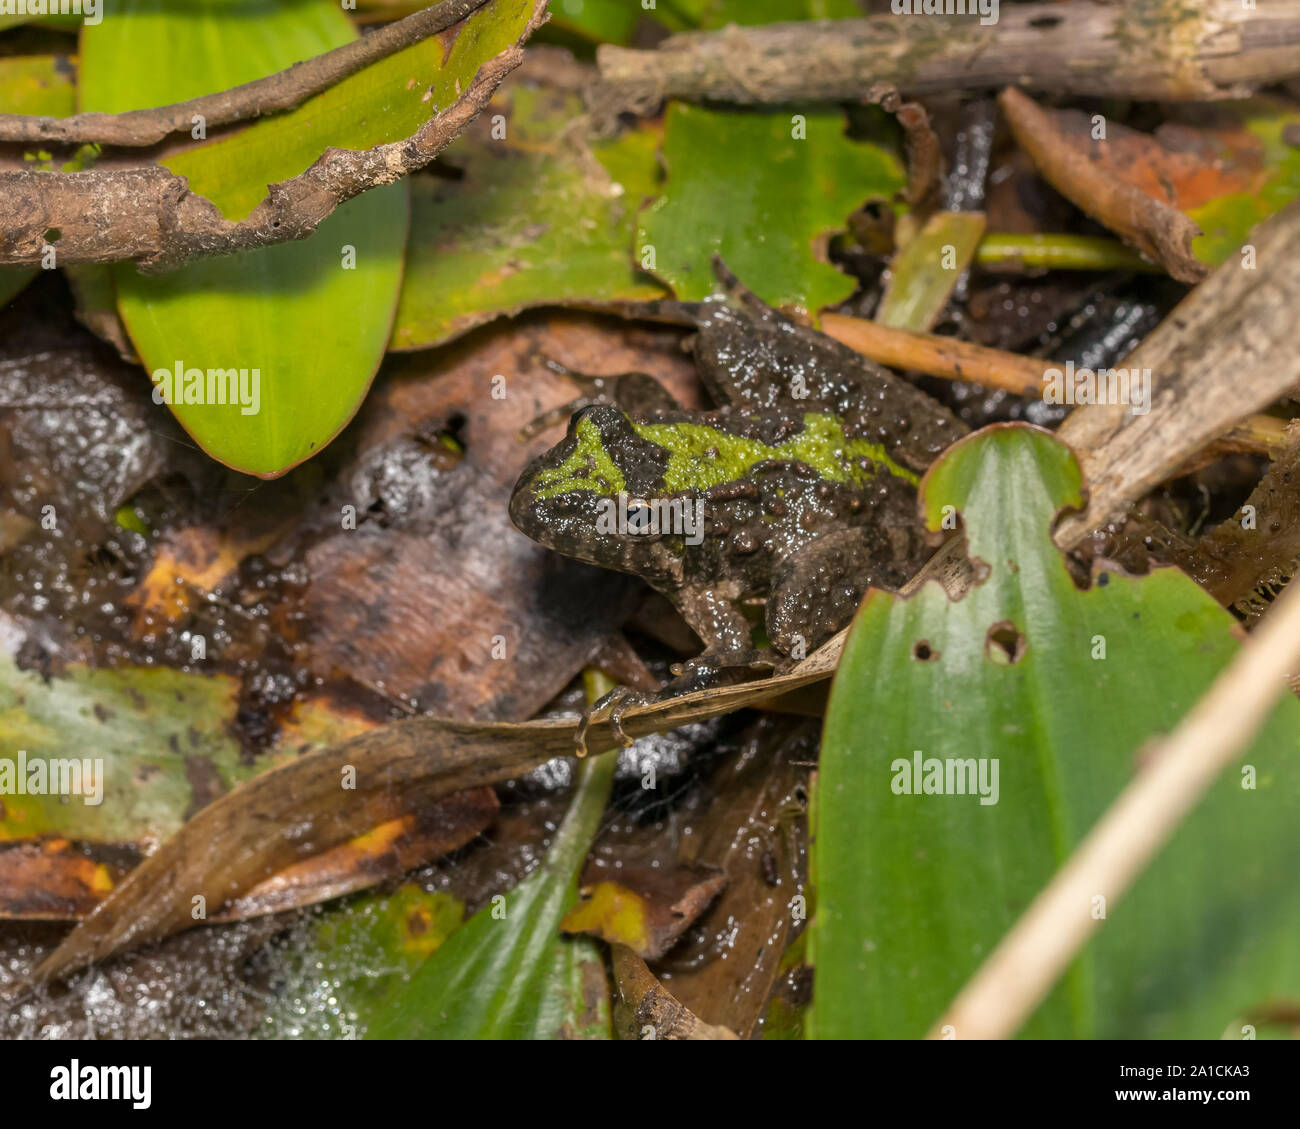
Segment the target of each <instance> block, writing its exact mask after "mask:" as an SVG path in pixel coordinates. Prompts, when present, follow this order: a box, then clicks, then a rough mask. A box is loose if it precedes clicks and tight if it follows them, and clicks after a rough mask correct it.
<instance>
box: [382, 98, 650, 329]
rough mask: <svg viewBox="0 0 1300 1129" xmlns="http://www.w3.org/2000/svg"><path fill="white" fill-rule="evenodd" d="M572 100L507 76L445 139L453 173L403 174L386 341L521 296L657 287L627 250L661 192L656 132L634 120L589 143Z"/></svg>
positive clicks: (461, 320) (568, 296)
mask: <svg viewBox="0 0 1300 1129" xmlns="http://www.w3.org/2000/svg"><path fill="white" fill-rule="evenodd" d="M581 111H582V104H581V101H580V100H579V99H578V98H577V97H576V96H573V95H568V94H563V93H559V92H555V91H546V90H534V89H530V88H526V87H516V88H514V89H513V90H512V91H511V92H510V93H509V94H501V95H498V97H497V99H496V100H495V101H494V102H493V104H492V106H491V107H490V108H489V109H488V110H487V111H486V112H485V113H484V114H483V115H482V117H481V118H480V119H479V120H478V121H477V122H476V123H475V124H474V126H473V127H471V130H470V132H468V133H467V134H466V135H465V136H463V137H461V138H459V139H458V140H457V141H456V142H455V143H454V144H453V145H452V146H451V147H450V148H449V149H448V150H447V153H446V156H445V158H444V163H445V164H448V165H455V166H457V167H458V168H459V169H460V170H461V171H462V173H463V175H462V177H461V178H460V179H456V180H452V179H444V178H441V177H434V176H419V177H415V178H414V179H413V180H412V183H411V187H412V191H413V196H412V211H411V238H410V242H409V244H408V247H407V267H406V278H405V280H404V282H403V284H402V296H401V300H400V302H399V303H398V307H397V321H396V324H395V325H394V328H393V340H392V344H393V347H394V348H397V349H421V348H426V347H428V346H430V345H436V344H438V343H440V342H442V341H445V340H447V339H448V338H449V337H454V336H456V335H457V334H459V333H463V332H464V331H465V330H467V329H469V328H471V327H472V326H475V325H478V324H480V323H482V322H484V321H487V320H488V319H490V318H493V317H496V316H499V315H501V314H508V313H515V312H517V311H519V310H521V309H525V308H527V307H529V306H536V305H542V304H552V303H563V302H566V301H574V300H577V299H585V300H590V301H610V300H616V299H619V300H625V301H648V300H650V299H653V298H662V297H663V296H664V291H663V288H662V287H661V286H659V285H658V284H657V283H656V282H655V281H654V279H652V278H651V277H650V276H649V275H646V274H644V273H643V272H641V271H639V270H636V269H634V266H633V261H632V240H633V233H634V227H635V221H636V212H637V209H638V208H639V207H640V206H641V204H642V203H643V202H644V201H645V199H646V198H647V197H649V196H651V195H653V194H654V193H655V192H656V191H658V172H659V169H658V164H657V162H656V159H655V154H654V150H655V147H656V145H657V144H658V139H659V134H658V132H657V131H656V130H654V129H651V128H644V129H637V130H631V131H629V132H628V133H626V134H624V135H623V136H622V137H620V138H618V139H617V140H615V141H612V142H606V143H603V144H601V145H598V146H596V147H595V149H594V152H593V150H592V149H591V148H588V146H587V145H586V143H585V142H584V141H583V139H582V138H581V137H579V136H575V135H574V131H573V128H572V127H573V121H574V119H575V118H576V117H578V116H580V114H581ZM498 115H499V117H498ZM501 129H504V137H502V136H500V130H501ZM494 132H496V134H497V136H495V137H494V136H493V134H494Z"/></svg>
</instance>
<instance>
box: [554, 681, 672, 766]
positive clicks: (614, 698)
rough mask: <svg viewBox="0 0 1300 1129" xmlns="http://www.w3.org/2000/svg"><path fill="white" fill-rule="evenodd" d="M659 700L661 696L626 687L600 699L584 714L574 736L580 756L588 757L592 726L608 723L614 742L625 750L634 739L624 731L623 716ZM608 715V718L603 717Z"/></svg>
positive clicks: (617, 687) (584, 711)
mask: <svg viewBox="0 0 1300 1129" xmlns="http://www.w3.org/2000/svg"><path fill="white" fill-rule="evenodd" d="M658 700H659V695H657V694H648V693H646V692H645V691H643V690H630V689H628V687H626V686H616V687H614V689H613V690H611V691H610V692H609V693H608V694H606V695H605V696H604V697H602V698H598V699H597V700H596V701H595V702H593V703H592V704H591V705H590V706H588V707H587V708H586V709H585V710H583V712H582V717H581V718H579V720H578V728H577V731H576V732H575V733H574V735H573V741H574V744H575V745H577V746H578V756H580V757H585V756H586V755H587V732H588V730H590V728H591V727H592V725H595V724H599V723H600V722H602V721H608V722H609V726H610V729H611V730H612V731H613V734H614V740H616V741H617V742H618V743H619V744H620V745H622V746H623V748H625V749H626V748H627V747H628V746H629V745H631V744H632V738H631V737H629V736H628V735H627V733H626V732H625V731H624V729H623V714H625V713H626V712H627V711H628V710H630V709H632V708H633V707H635V706H648V705H651V704H652V703H654V702H656V701H658ZM606 714H608V716H607V717H606V716H603V715H606Z"/></svg>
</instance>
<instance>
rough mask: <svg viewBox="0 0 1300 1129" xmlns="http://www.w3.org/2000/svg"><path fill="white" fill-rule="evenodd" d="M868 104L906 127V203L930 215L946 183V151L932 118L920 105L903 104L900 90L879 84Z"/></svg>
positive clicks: (870, 93) (873, 90)
mask: <svg viewBox="0 0 1300 1129" xmlns="http://www.w3.org/2000/svg"><path fill="white" fill-rule="evenodd" d="M867 101H868V102H874V103H876V104H878V105H879V106H880V107H881V108H882V109H884V111H885V112H886V113H889V114H893V115H894V117H895V118H897V119H898V124H899V125H901V126H902V127H903V135H904V137H905V138H906V144H907V202H908V203H909V204H911V205H912V207H913V208H914V209H920V210H922V211H928V210H929V209H930V208H932V207H933V206H934V203H935V198H936V197H937V196H938V193H939V189H940V187H941V186H942V181H943V150H942V149H941V148H940V146H939V137H938V135H937V134H936V133H935V132H934V129H933V127H932V126H931V125H930V116H929V115H928V114H927V113H926V112H925V107H924V106H922V105H921V103H920V102H904V101H903V98H902V95H900V94H899V93H898V88H897V87H896V86H893V85H892V84H890V83H888V82H878V83H876V84H875V85H874V86H873V87H872V88H871V89H870V90H868V91H867Z"/></svg>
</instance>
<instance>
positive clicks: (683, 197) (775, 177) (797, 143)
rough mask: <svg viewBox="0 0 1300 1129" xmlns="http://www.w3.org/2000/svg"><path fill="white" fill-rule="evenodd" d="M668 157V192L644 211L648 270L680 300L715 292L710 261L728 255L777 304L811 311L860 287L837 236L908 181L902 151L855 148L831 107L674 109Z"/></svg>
mask: <svg viewBox="0 0 1300 1129" xmlns="http://www.w3.org/2000/svg"><path fill="white" fill-rule="evenodd" d="M663 160H664V165H665V168H666V171H667V182H666V188H665V190H664V194H663V195H662V196H661V197H659V199H657V200H656V201H655V202H654V203H653V204H651V205H649V207H647V209H646V210H645V211H644V212H643V213H642V215H641V230H640V232H639V233H638V235H637V248H638V256H639V259H640V262H641V264H642V265H643V266H645V267H646V268H647V269H650V270H653V272H654V273H655V274H656V275H658V276H659V277H660V278H662V279H663V280H664V281H665V282H667V283H668V284H669V285H670V286H671V287H672V288H673V291H674V293H675V294H676V295H677V297H678V298H683V299H700V298H705V297H707V296H708V295H709V294H711V293H713V291H714V289H715V281H714V274H713V267H712V264H711V259H712V256H713V255H714V254H720V255H721V256H722V258H723V261H724V262H726V264H727V266H728V267H729V268H730V269H731V270H732V271H734V272H735V274H736V275H737V277H739V279H740V281H741V282H743V283H744V284H745V285H746V286H747V287H748V288H749V289H750V290H752V291H753V292H754V293H755V294H757V295H759V297H761V298H762V299H763V300H764V301H766V302H768V303H769V304H770V305H773V306H793V307H797V308H799V309H803V310H807V311H810V312H812V313H816V311H818V310H820V309H821V308H822V307H823V306H827V305H830V304H831V303H834V302H840V301H843V300H844V299H845V298H847V297H848V296H849V295H850V294H851V293H852V292H853V289H854V284H853V281H852V280H851V279H850V278H848V277H847V276H846V275H843V274H841V273H840V272H839V271H838V270H836V269H835V267H833V266H831V265H830V263H829V261H828V257H827V253H826V245H827V241H828V240H829V238H830V236H831V235H832V234H833V233H835V232H839V231H843V230H845V228H846V226H847V220H848V215H849V213H850V212H852V211H853V210H854V209H855V208H857V207H859V206H860V205H861V204H863V203H864V202H865V201H867V200H869V199H872V198H876V199H882V200H889V199H892V198H893V196H894V194H895V193H897V192H899V191H900V190H901V189H902V188H903V186H904V184H905V179H906V178H905V174H904V171H903V166H902V164H901V162H900V161H899V159H898V157H897V156H896V155H895V154H894V153H892V152H889V151H887V150H886V149H884V148H881V147H880V146H877V145H874V144H871V143H868V142H858V141H851V140H850V139H849V138H848V137H846V136H845V122H844V118H843V116H842V115H841V114H838V113H832V112H826V111H818V112H807V113H802V112H801V113H795V112H793V111H791V112H771V113H748V112H743V111H739V110H723V109H706V108H703V107H700V106H690V105H686V104H684V103H678V102H674V103H672V104H671V105H670V106H669V107H668V111H667V116H666V120H665V125H664V143H663ZM649 248H653V261H654V265H653V266H651V265H650V255H649V253H648V249H649Z"/></svg>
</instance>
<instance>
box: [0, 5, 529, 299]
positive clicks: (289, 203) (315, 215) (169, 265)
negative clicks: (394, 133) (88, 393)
mask: <svg viewBox="0 0 1300 1129" xmlns="http://www.w3.org/2000/svg"><path fill="white" fill-rule="evenodd" d="M545 18H546V15H545V5H544V4H542V3H539V4H538V6H537V10H536V12H535V13H534V17H533V20H532V21H531V22H530V24H529V26H528V28H527V29H525V32H524V35H523V37H522V38H523V39H526V38H527V37H528V36H529V35H531V34H532V32H533V30H534V29H535V28H536V27H537V26H539V25H540V23H541V22H542V21H544V20H545ZM523 54H524V52H523V48H522V47H521V46H514V47H510V48H508V49H507V50H505V51H503V52H502V53H501V54H500V55H497V56H496V57H495V58H493V59H490V60H488V61H487V62H486V63H484V64H483V65H482V66H481V67H480V68H479V71H478V74H477V75H475V76H474V80H473V81H472V82H471V83H470V85H469V86H468V87H467V88H466V90H465V91H464V93H463V94H462V95H461V96H460V98H458V99H457V100H456V102H455V103H454V104H453V105H452V106H451V107H449V108H448V109H447V110H445V111H443V112H442V113H440V114H437V115H435V116H434V117H432V118H431V119H430V120H429V121H428V122H426V123H425V124H424V125H423V126H422V127H421V128H420V129H419V130H418V131H417V132H416V133H415V134H414V135H413V136H411V137H409V138H407V139H406V140H404V141H395V142H392V143H391V144H387V145H378V146H376V147H375V148H373V149H367V150H365V151H360V152H358V151H354V150H350V149H327V150H325V152H324V153H323V154H321V156H320V157H319V158H318V159H317V160H316V162H315V163H314V164H313V165H312V166H311V167H310V168H309V169H307V170H306V171H305V172H303V173H301V174H299V175H298V176H296V177H293V178H292V179H290V180H285V181H281V182H280V183H279V184H272V185H271V186H270V187H269V189H268V193H267V197H266V199H265V200H263V201H262V202H261V203H260V204H258V205H257V207H256V208H254V209H253V211H252V213H251V214H250V215H249V216H248V217H247V218H246V219H244V220H241V221H239V222H234V221H231V220H228V219H226V218H225V217H224V216H223V215H222V214H221V211H220V210H219V209H218V208H217V207H216V205H215V204H213V203H212V201H210V200H207V199H205V198H204V197H202V196H198V195H196V194H195V193H193V192H191V191H190V189H189V183H188V181H187V180H186V178H185V177H183V176H177V175H176V174H175V173H172V172H170V171H168V170H167V169H165V168H161V167H157V166H151V167H147V168H138V169H97V170H93V171H90V172H79V173H56V172H37V171H31V170H24V171H20V172H11V173H0V266H23V265H28V266H30V265H35V264H38V263H39V262H40V261H41V255H42V249H43V247H44V246H46V242H47V233H48V232H49V231H50V229H57V230H58V232H59V236H58V240H57V244H56V247H57V252H58V260H59V264H60V265H68V264H72V263H110V262H121V261H126V260H133V261H135V262H136V263H138V264H139V266H140V269H141V270H142V271H145V272H146V273H157V272H162V271H166V270H171V269H174V268H175V267H177V266H179V265H180V264H182V263H184V262H186V261H188V260H190V259H195V258H200V257H204V256H208V255H228V254H232V253H234V252H236V251H247V250H253V249H255V248H258V247H266V246H270V245H271V244H275V243H286V242H290V241H292V240H297V239H305V238H306V237H307V236H309V235H310V234H311V233H312V232H313V231H315V230H316V227H317V226H318V225H319V224H320V223H321V221H322V220H324V219H325V218H326V217H327V216H329V215H330V214H331V213H332V212H333V211H334V209H335V208H337V207H338V206H339V205H340V204H343V203H345V202H347V201H348V200H351V199H352V198H353V197H354V196H359V195H360V194H361V193H362V192H366V191H368V190H370V189H371V188H378V187H380V186H381V185H385V184H391V183H393V182H394V181H396V180H399V179H400V178H401V177H403V176H405V175H406V174H407V173H410V172H414V171H415V170H416V169H420V168H423V167H424V166H425V165H427V164H428V163H429V162H430V161H432V160H433V159H434V158H435V157H436V156H437V155H438V154H439V153H440V152H441V151H442V150H443V149H444V148H445V147H446V146H447V145H448V144H449V143H450V142H451V141H452V140H453V139H454V138H455V137H456V136H457V135H459V134H460V132H461V131H462V130H463V129H464V128H465V127H466V126H467V125H469V123H470V122H471V121H473V119H474V118H475V116H476V115H477V114H478V113H479V112H480V111H481V110H482V109H483V107H484V106H486V105H487V103H488V102H489V101H490V100H491V98H492V95H493V94H494V93H495V92H496V90H497V88H498V87H499V86H500V85H501V83H502V81H503V80H504V79H505V77H506V75H508V74H509V73H510V72H511V71H512V70H514V68H515V67H517V66H518V65H519V64H520V62H522V60H523ZM51 238H52V237H51Z"/></svg>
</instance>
